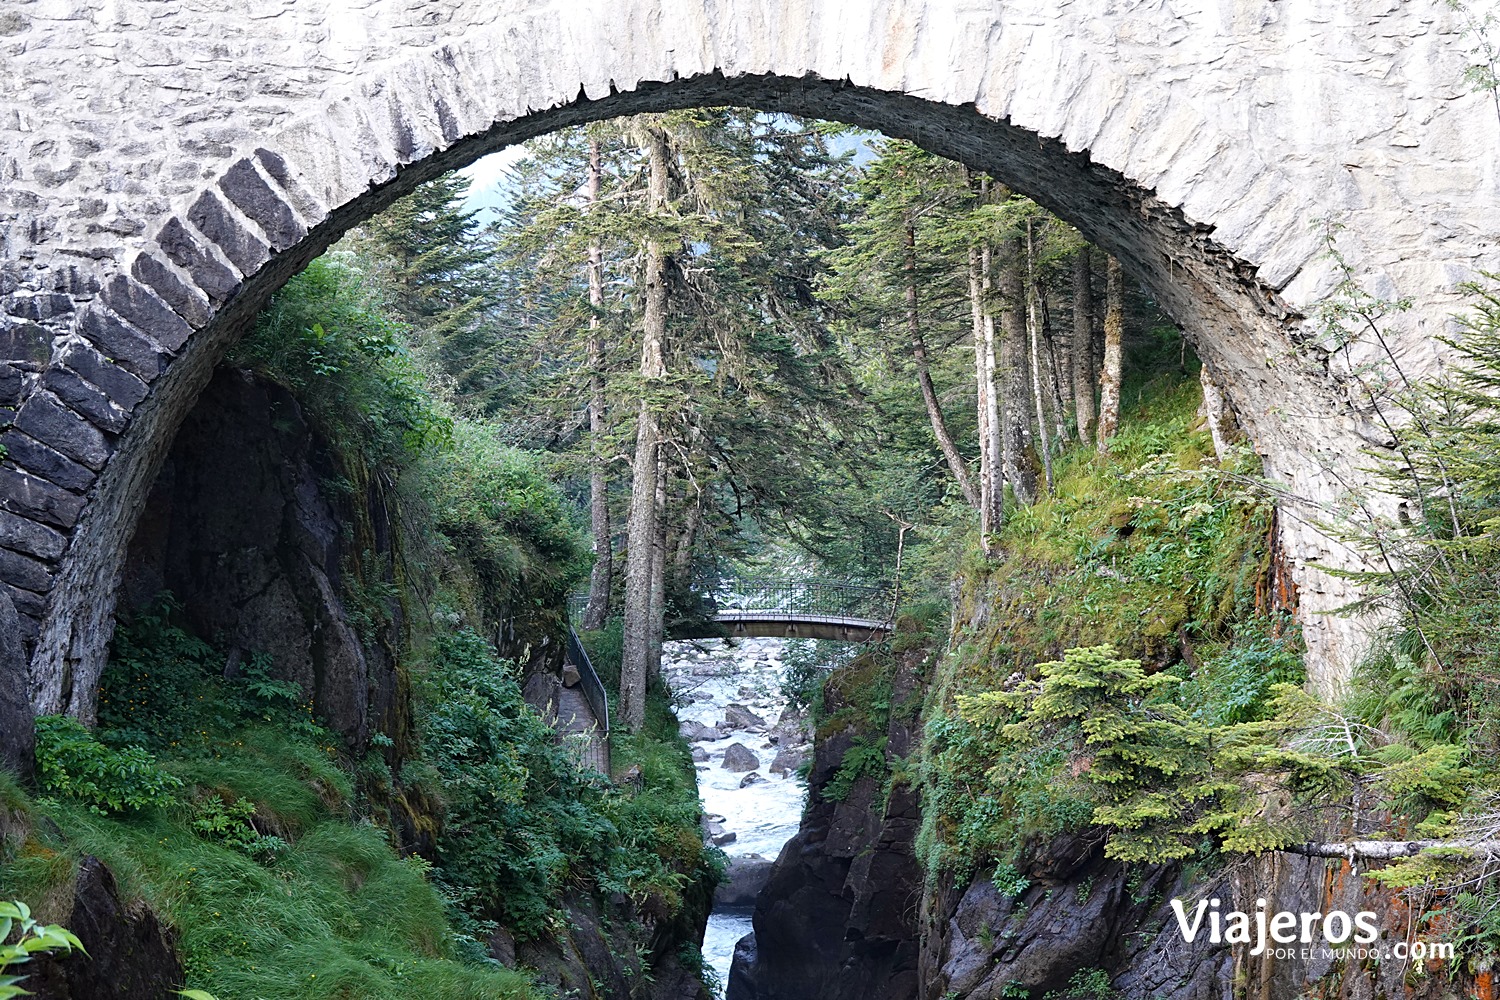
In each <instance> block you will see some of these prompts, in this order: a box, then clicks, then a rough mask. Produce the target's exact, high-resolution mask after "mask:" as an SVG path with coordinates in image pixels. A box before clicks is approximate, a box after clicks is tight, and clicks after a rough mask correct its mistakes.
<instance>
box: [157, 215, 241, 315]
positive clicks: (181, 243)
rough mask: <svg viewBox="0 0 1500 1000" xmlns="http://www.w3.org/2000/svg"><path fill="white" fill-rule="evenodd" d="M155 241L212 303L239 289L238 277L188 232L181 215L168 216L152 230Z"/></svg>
mask: <svg viewBox="0 0 1500 1000" xmlns="http://www.w3.org/2000/svg"><path fill="white" fill-rule="evenodd" d="M156 242H157V243H158V244H159V245H160V246H161V248H162V250H163V252H165V253H166V255H167V256H168V257H169V258H171V260H172V262H173V263H174V264H176V265H177V266H178V267H180V268H182V269H183V270H184V271H186V272H187V273H188V274H189V275H191V276H192V279H193V281H195V282H196V283H197V285H198V287H199V288H200V289H202V291H203V293H204V294H205V295H207V296H208V299H209V301H210V302H211V303H213V304H214V305H215V306H218V305H222V304H223V303H224V302H225V301H226V300H227V299H228V298H229V297H230V296H231V295H233V294H234V293H235V292H237V291H239V289H240V279H239V277H238V276H237V275H236V274H235V273H234V272H233V271H231V270H229V268H227V267H225V266H224V265H223V264H222V263H220V262H219V260H218V259H217V258H216V257H214V255H213V254H212V253H210V252H209V251H208V249H207V248H206V247H204V246H203V244H202V243H200V242H199V241H198V239H197V238H196V237H194V236H193V234H192V233H190V232H188V229H187V227H186V226H185V225H183V224H182V220H181V219H175V218H174V219H168V220H167V223H166V225H164V226H163V227H162V229H161V232H159V233H157V234H156Z"/></svg>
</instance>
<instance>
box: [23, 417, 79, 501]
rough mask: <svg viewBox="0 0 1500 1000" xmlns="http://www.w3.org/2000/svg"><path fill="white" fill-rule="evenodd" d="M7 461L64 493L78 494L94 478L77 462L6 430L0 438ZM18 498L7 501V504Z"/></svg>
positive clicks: (29, 438) (31, 476)
mask: <svg viewBox="0 0 1500 1000" xmlns="http://www.w3.org/2000/svg"><path fill="white" fill-rule="evenodd" d="M0 445H3V446H4V447H5V449H6V454H7V457H9V459H10V460H11V461H13V462H15V463H16V464H17V465H19V466H21V468H23V469H25V470H26V471H27V472H28V473H30V474H31V475H30V476H29V477H28V478H35V477H41V478H42V479H45V480H47V481H48V482H51V483H55V484H57V485H58V486H61V487H62V488H63V489H65V490H72V491H74V492H75V493H82V492H83V491H84V490H86V489H88V488H89V487H90V486H91V485H93V482H94V474H93V473H92V472H91V471H89V470H88V469H86V468H84V467H83V466H81V465H79V464H78V463H77V462H75V461H73V460H72V459H71V458H68V457H67V456H66V455H63V454H60V453H59V452H57V451H56V450H54V449H52V448H49V447H47V446H46V445H44V444H42V443H41V442H40V441H38V440H36V439H35V438H33V437H29V436H28V435H25V434H21V433H18V432H17V431H14V430H10V431H6V432H5V433H4V434H0ZM16 499H18V498H14V497H8V498H7V501H8V502H7V505H9V501H12V500H16Z"/></svg>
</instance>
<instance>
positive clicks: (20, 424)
mask: <svg viewBox="0 0 1500 1000" xmlns="http://www.w3.org/2000/svg"><path fill="white" fill-rule="evenodd" d="M15 428H16V430H18V431H20V432H21V433H23V434H26V435H28V436H30V437H31V438H33V439H35V440H37V441H40V442H41V443H42V444H45V445H47V446H48V447H49V448H51V449H52V450H54V451H56V452H58V453H59V454H62V455H66V456H67V457H68V458H70V459H72V460H73V461H75V462H77V463H78V464H79V465H83V466H86V467H88V468H90V469H95V470H98V469H101V468H103V467H104V460H105V459H107V458H109V451H110V449H109V442H107V441H105V439H104V435H103V434H101V433H100V432H99V429H98V428H97V427H95V426H94V425H93V424H91V423H89V422H88V421H87V420H85V419H84V418H83V417H81V416H79V415H78V414H77V413H75V412H74V411H72V410H71V409H69V408H68V407H66V406H64V405H63V404H62V402H61V401H60V400H58V399H57V398H56V397H55V396H51V395H48V394H45V393H36V394H33V395H32V396H31V397H29V398H28V399H27V400H26V403H25V405H23V406H22V407H21V409H20V411H19V412H18V413H17V414H16V423H15Z"/></svg>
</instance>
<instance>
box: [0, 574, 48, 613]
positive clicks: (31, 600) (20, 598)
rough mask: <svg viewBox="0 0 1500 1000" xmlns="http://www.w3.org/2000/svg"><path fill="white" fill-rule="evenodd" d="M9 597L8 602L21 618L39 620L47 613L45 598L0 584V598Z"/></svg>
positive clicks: (6, 584)
mask: <svg viewBox="0 0 1500 1000" xmlns="http://www.w3.org/2000/svg"><path fill="white" fill-rule="evenodd" d="M3 597H9V598H10V602H11V603H12V604H14V605H15V606H16V611H17V612H18V613H19V614H21V615H22V616H23V617H27V618H37V619H40V618H41V617H42V615H44V614H46V612H47V598H45V597H43V596H42V595H41V594H33V593H32V592H31V591H29V590H21V589H19V588H16V587H12V586H11V585H10V584H8V583H5V584H0V598H3Z"/></svg>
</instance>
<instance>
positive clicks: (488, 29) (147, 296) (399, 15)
mask: <svg viewBox="0 0 1500 1000" xmlns="http://www.w3.org/2000/svg"><path fill="white" fill-rule="evenodd" d="M1475 2H1476V3H1479V2H1485V0H1475ZM1465 25H1466V20H1465V15H1464V13H1463V11H1461V10H1460V11H1455V10H1452V9H1450V8H1449V6H1448V5H1447V4H1445V3H1443V2H1441V0H1295V2H1292V0H1073V2H1071V3H1057V2H1056V0H566V2H563V0H430V2H424V3H411V2H408V0H359V2H355V0H265V2H263V3H258V4H250V5H247V4H243V3H236V2H231V0H196V2H194V3H192V4H182V3H176V2H171V0H8V2H7V3H6V4H5V5H4V9H3V11H0V416H3V426H4V430H3V433H0V445H3V446H4V448H5V457H4V460H3V462H0V664H10V666H9V667H8V669H9V671H10V673H9V675H7V676H5V677H4V678H3V679H0V691H4V692H7V695H6V696H8V697H10V698H11V699H12V700H13V701H14V700H15V699H16V698H17V697H18V696H19V695H20V693H21V692H22V691H24V694H25V698H26V700H28V701H29V702H30V706H31V708H32V709H34V710H35V711H38V712H56V711H62V710H67V711H71V712H73V713H75V714H77V715H79V716H81V717H84V718H86V719H87V718H91V717H92V715H93V712H94V692H95V688H96V682H97V678H98V673H99V670H100V668H101V665H102V662H103V656H104V649H105V643H106V642H107V639H108V636H109V634H110V630H111V628H112V622H113V607H114V593H115V589H116V587H117V584H118V578H119V575H120V568H121V563H122V558H123V552H124V549H125V546H126V543H127V541H128V539H129V538H130V536H131V534H132V532H133V530H134V526H135V518H136V516H137V514H138V512H139V511H140V509H141V506H142V503H143V500H144V497H145V495H146V492H147V490H148V488H149V485H150V484H151V482H152V480H153V477H154V475H155V473H156V470H157V468H158V467H159V464H160V462H161V461H162V457H163V455H164V453H165V451H166V449H167V447H168V445H169V443H170V441H171V439H172V436H173V433H174V429H175V428H176V427H177V425H178V423H179V422H180V421H181V419H182V418H183V416H184V414H185V413H186V411H187V410H188V408H189V407H190V406H191V404H192V403H193V401H194V399H195V397H196V396H197V394H198V393H199V392H200V391H201V390H202V388H203V387H204V386H205V385H206V384H207V381H208V378H209V375H210V373H211V371H212V370H213V367H214V365H215V364H216V362H217V361H218V360H219V359H220V357H221V356H222V355H223V353H224V351H225V350H226V348H227V347H228V346H229V345H230V344H231V343H233V342H234V340H235V339H236V338H237V337H238V336H240V334H241V333H242V331H243V330H244V328H245V326H246V323H247V321H248V320H249V318H250V317H251V316H253V314H254V313H255V312H256V311H257V309H258V308H259V307H260V306H261V305H262V304H263V303H264V302H265V301H266V299H267V297H268V296H269V295H270V294H271V293H272V292H273V291H274V290H275V289H276V288H277V287H279V286H280V284H281V283H283V282H284V281H285V280H286V279H287V278H288V277H289V276H290V275H291V274H293V273H295V272H296V271H297V270H298V269H299V268H301V267H302V266H304V265H305V264H306V262H307V261H308V260H310V259H311V258H312V257H313V256H315V255H316V254H318V253H319V252H321V251H322V250H323V249H324V248H325V247H326V246H328V244H329V243H330V242H331V241H333V240H335V239H337V238H338V237H339V235H340V234H342V233H343V232H344V231H345V230H346V229H347V228H348V227H350V226H352V225H355V224H357V223H358V222H360V221H361V220H363V219H365V218H367V217H369V216H370V215H371V214H372V213H375V212H377V211H379V210H380V209H381V208H383V207H384V206H386V205H388V204H389V203H390V202H391V201H393V200H394V199H395V198H397V197H399V196H400V195H402V194H404V193H406V192H408V191H410V190H411V189H412V188H413V187H414V186H415V185H416V184H418V183H420V182H422V181H425V180H427V179H430V178H432V177H434V176H436V175H437V174H439V173H440V172H442V171H445V170H448V169H451V168H454V167H457V166H461V165H463V164H465V163H467V162H470V161H472V160H474V159H475V158H477V157H479V156H481V155H483V154H485V153H488V152H491V151H493V150H495V149H498V148H500V147H502V146H505V145H507V144H510V143H514V142H518V141H521V140H524V139H527V138H529V137H532V136H535V135H538V134H540V133H543V132H546V131H548V130H552V129H556V128H559V127H562V126H566V125H571V124H575V123H579V122H584V121H589V120H593V119H599V118H604V117H609V116H614V115H620V114H627V113H635V112H644V111H654V110H663V109H667V108H672V107H680V106H688V105H709V104H726V103H734V104H741V105H751V106H755V107H759V108H764V109H772V110H784V111H788V112H795V113H798V114H804V115H812V116H818V117H825V118H835V119H841V120H845V121H849V122H853V123H856V124H860V125H865V126H869V127H873V128H877V129H880V130H882V131H885V132H887V133H889V134H892V135H896V136H902V137H906V138H910V139H913V140H915V141H917V142H919V143H921V144H922V145H924V146H926V147H927V148H929V149H931V150H932V151H934V152H937V153H940V154H943V155H945V156H949V157H952V158H955V159H958V160H962V161H964V162H966V163H968V164H970V165H972V166H975V167H978V168H982V169H984V170H988V171H990V172H992V173H993V174H995V175H996V176H997V177H998V178H1000V179H1001V180H1002V181H1004V182H1005V183H1007V184H1010V185H1012V186H1013V187H1015V188H1016V189H1018V190H1020V191H1023V192H1025V193H1027V194H1029V195H1031V196H1032V197H1033V198H1035V199H1036V200H1037V201H1038V202H1040V203H1042V204H1043V205H1045V206H1046V207H1048V208H1049V209H1051V210H1052V211H1054V212H1056V213H1057V214H1059V215H1060V216H1062V217H1063V218H1065V219H1067V220H1068V221H1070V222H1072V223H1073V224H1074V225H1076V226H1077V227H1078V228H1079V229H1080V230H1082V231H1083V233H1084V234H1085V235H1086V236H1087V237H1088V239H1090V240H1091V241H1092V242H1094V243H1096V244H1097V245H1099V246H1101V247H1102V248H1104V249H1105V250H1107V251H1108V252H1110V253H1112V254H1115V255H1117V256H1119V257H1121V258H1122V259H1123V260H1124V261H1125V262H1126V265H1127V268H1128V269H1129V270H1131V271H1132V273H1133V274H1134V276H1135V277H1137V278H1138V279H1139V280H1141V281H1143V282H1144V283H1145V284H1146V285H1147V286H1149V288H1150V289H1151V290H1152V291H1153V292H1154V293H1155V294H1156V296H1157V297H1158V298H1159V300H1160V301H1161V302H1162V303H1163V304H1164V305H1165V306H1166V308H1167V309H1168V311H1169V312H1170V313H1171V314H1172V315H1173V316H1174V317H1175V318H1176V319H1177V320H1178V322H1179V323H1181V324H1182V326H1183V327H1184V328H1185V329H1186V330H1187V332H1188V334H1189V335H1190V336H1191V337H1192V339H1193V341H1194V343H1195V346H1196V347H1197V349H1198V351H1199V353H1200V354H1201V355H1202V356H1203V357H1204V359H1205V361H1206V363H1207V365H1208V366H1209V367H1210V368H1211V370H1212V371H1213V372H1214V373H1215V375H1216V376H1217V378H1218V379H1219V380H1220V381H1221V382H1222V383H1223V384H1224V386H1225V388H1226V390H1227V393H1228V397H1229V399H1230V401H1231V403H1232V404H1233V406H1234V407H1235V409H1236V410H1237V411H1238V414H1239V416H1240V419H1241V421H1242V423H1243V424H1244V425H1245V427H1246V429H1247V430H1248V431H1249V433H1250V435H1251V436H1252V439H1253V440H1254V442H1255V443H1256V446H1257V448H1258V449H1259V450H1260V452H1261V453H1262V454H1263V455H1264V457H1265V461H1266V465H1267V468H1268V470H1269V471H1270V473H1271V475H1272V476H1274V477H1275V478H1276V479H1278V480H1279V481H1281V482H1282V483H1283V484H1284V485H1285V487H1286V489H1287V492H1288V494H1289V495H1292V496H1297V497H1302V498H1305V499H1306V500H1307V501H1309V502H1310V503H1311V504H1312V505H1313V506H1312V507H1309V508H1308V509H1306V510H1303V511H1301V512H1300V513H1299V512H1298V511H1295V510H1289V513H1292V514H1296V515H1297V516H1286V517H1283V518H1281V519H1280V521H1281V524H1282V525H1283V527H1282V529H1281V532H1282V539H1281V540H1282V542H1283V543H1284V546H1285V549H1284V551H1285V553H1286V554H1287V555H1288V556H1289V558H1290V559H1291V561H1292V563H1293V566H1294V573H1295V576H1296V580H1297V582H1298V584H1299V586H1300V589H1301V608H1302V611H1303V613H1304V617H1305V619H1306V624H1307V627H1308V639H1309V647H1310V650H1311V656H1310V660H1311V670H1312V674H1313V677H1314V680H1315V682H1316V683H1317V684H1318V685H1320V686H1321V687H1322V688H1323V689H1324V690H1331V689H1333V688H1335V687H1336V686H1337V684H1338V683H1339V681H1340V678H1341V677H1342V676H1343V675H1344V673H1345V671H1346V670H1347V667H1348V665H1349V663H1350V662H1351V659H1352V657H1353V656H1354V655H1355V654H1356V653H1357V651H1358V646H1359V641H1360V634H1359V631H1358V623H1356V622H1350V621H1348V620H1345V619H1342V618H1337V617H1332V616H1327V615H1324V614H1322V613H1323V612H1327V611H1329V610H1331V609H1333V608H1335V607H1337V606H1338V605H1340V604H1342V603H1343V602H1344V601H1345V600H1347V598H1348V597H1349V594H1348V592H1347V590H1346V588H1345V585H1344V584H1343V583H1341V582H1340V581H1339V579H1338V578H1336V577H1335V576H1333V575H1330V574H1328V573H1326V572H1324V571H1323V570H1321V569H1319V568H1317V565H1315V564H1321V565H1329V566H1334V567H1338V566H1346V565H1349V564H1350V563H1351V561H1352V560H1353V559H1354V556H1353V555H1352V554H1351V553H1348V552H1345V551H1343V550H1341V549H1340V547H1339V546H1337V545H1336V544H1333V543H1331V542H1330V541H1329V540H1328V539H1326V538H1324V537H1323V536H1322V535H1320V534H1319V533H1318V532H1317V531H1316V530H1314V529H1313V528H1311V527H1309V525H1308V523H1307V518H1308V517H1309V516H1310V514H1309V511H1311V510H1314V509H1315V506H1316V504H1317V503H1319V502H1326V501H1330V500H1332V499H1334V498H1335V497H1336V495H1337V494H1338V493H1339V491H1340V490H1342V489H1343V488H1344V485H1343V484H1346V483H1349V482H1357V481H1358V479H1359V475H1360V473H1359V471H1358V467H1359V466H1360V465H1363V464H1367V462H1365V461H1364V460H1362V458H1361V456H1360V452H1361V449H1363V448H1366V447H1369V446H1370V445H1372V444H1373V445H1377V446H1378V445H1380V444H1382V443H1384V440H1383V435H1382V434H1380V433H1378V432H1377V431H1376V430H1375V429H1374V427H1375V425H1374V424H1373V423H1372V421H1371V420H1370V419H1369V416H1368V414H1366V413H1365V412H1364V411H1363V410H1362V408H1361V405H1360V404H1361V398H1362V394H1361V391H1360V389H1359V387H1358V384H1357V382H1356V381H1355V380H1353V379H1351V378H1350V376H1349V372H1350V365H1351V364H1359V363H1361V362H1363V361H1365V360H1368V357H1367V356H1361V353H1360V349H1356V350H1354V351H1353V352H1351V353H1350V354H1348V355H1346V354H1345V353H1344V352H1334V351H1333V350H1332V345H1330V344H1329V343H1327V342H1326V341H1324V340H1322V339H1321V338H1320V336H1319V332H1318V330H1317V327H1316V324H1315V323H1313V322H1312V321H1311V320H1310V319H1309V317H1311V316H1313V315H1314V314H1315V313H1316V310H1317V308H1318V305H1319V302H1320V301H1322V300H1323V299H1324V298H1325V297H1326V296H1328V295H1329V294H1330V292H1332V291H1333V290H1334V289H1335V287H1336V286H1337V284H1338V282H1339V281H1340V279H1341V278H1342V277H1343V274H1342V272H1341V271H1340V270H1339V268H1338V267H1336V266H1335V265H1334V263H1333V262H1331V261H1330V260H1329V259H1327V258H1326V257H1324V256H1321V253H1322V250H1323V247H1322V244H1321V241H1320V234H1319V226H1320V225H1323V224H1325V223H1326V222H1327V221H1329V220H1336V221H1338V222H1339V223H1341V224H1342V225H1343V227H1344V228H1343V229H1342V232H1341V234H1340V236H1339V242H1338V246H1339V249H1340V251H1341V252H1342V254H1343V257H1344V259H1345V260H1346V261H1347V263H1348V267H1349V269H1350V273H1351V274H1352V276H1353V277H1355V278H1356V279H1357V280H1358V281H1359V282H1360V283H1361V285H1362V286H1363V287H1365V288H1366V289H1368V290H1369V291H1371V292H1373V293H1374V294H1376V295H1378V296H1381V297H1389V298H1393V297H1395V296H1397V295H1398V294H1399V295H1410V296H1413V297H1414V306H1413V308H1412V309H1411V310H1409V311H1407V312H1406V313H1404V314H1402V315H1401V316H1399V317H1397V318H1395V319H1394V320H1393V321H1392V325H1391V328H1390V329H1389V331H1388V334H1389V336H1390V338H1391V340H1392V343H1393V344H1394V347H1395V351H1396V353H1397V354H1398V355H1399V356H1400V357H1401V359H1402V361H1403V363H1404V364H1406V365H1408V366H1410V367H1411V368H1412V369H1413V370H1420V369H1422V368H1423V367H1424V366H1426V365H1430V364H1432V363H1433V361H1434V350H1433V344H1434V342H1435V338H1436V337H1437V336H1438V335H1440V334H1442V333H1444V332H1445V331H1447V330H1448V329H1449V328H1450V327H1449V323H1450V319H1449V315H1450V313H1451V312H1452V310H1453V309H1454V308H1455V306H1456V303H1457V298H1456V293H1455V290H1456V288H1457V286H1458V285H1459V284H1460V283H1461V282H1463V281H1464V280H1467V279H1472V278H1474V277H1475V276H1476V271H1477V270H1478V269H1481V268H1488V269H1491V270H1495V269H1500V251H1497V248H1496V244H1495V230H1496V220H1497V219H1500V188H1497V180H1496V170H1497V165H1500V118H1497V113H1496V106H1495V104H1494V103H1493V102H1492V100H1491V97H1492V95H1489V94H1483V93H1475V92H1472V91H1471V88H1470V87H1469V85H1468V84H1467V83H1466V82H1465V81H1464V72H1465V69H1466V67H1467V66H1468V65H1469V64H1470V62H1471V61H1472V58H1471V54H1470V48H1471V46H1472V39H1469V38H1466V37H1465V36H1464V34H1463V31H1464V28H1465ZM1290 506H1291V507H1297V506H1298V505H1297V504H1295V503H1292V504H1291V505H1290ZM22 673H24V674H26V677H25V680H24V682H23V680H22V678H21V677H19V676H17V674H22Z"/></svg>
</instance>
